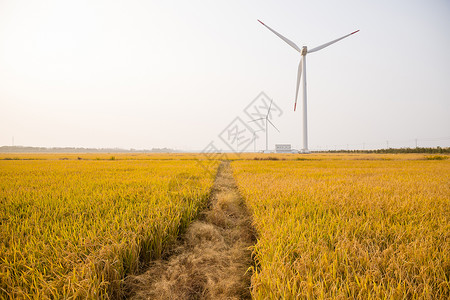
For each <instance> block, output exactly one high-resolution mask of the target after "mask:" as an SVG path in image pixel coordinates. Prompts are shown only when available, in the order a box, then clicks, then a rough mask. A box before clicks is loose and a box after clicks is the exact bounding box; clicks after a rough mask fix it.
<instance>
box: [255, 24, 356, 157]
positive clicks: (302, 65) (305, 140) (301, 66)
mask: <svg viewBox="0 0 450 300" xmlns="http://www.w3.org/2000/svg"><path fill="white" fill-rule="evenodd" d="M258 22H259V23H261V24H263V25H264V26H265V27H266V28H267V29H269V30H270V31H272V32H273V33H275V34H276V35H277V36H278V37H279V38H281V39H282V40H283V41H285V42H286V43H288V44H289V46H291V47H292V48H294V49H295V50H297V51H298V52H300V54H301V58H300V64H299V65H298V73H297V89H296V91H295V103H294V111H295V109H296V107H297V97H298V89H299V86H300V79H301V78H302V72H303V106H302V110H303V149H302V152H303V153H309V150H308V127H307V126H308V125H307V124H308V122H307V107H306V54H307V53H313V52H316V51H319V50H321V49H323V48H325V47H328V46H330V45H332V44H334V43H336V42H338V41H340V40H342V39H344V38H346V37H348V36H351V35H352V34H355V33H357V32H358V31H359V30H356V31H353V32H352V33H350V34H347V35H344V36H343V37H340V38H338V39H335V40H333V41H331V42H328V43H325V44H323V45H320V46H318V47H315V48H313V49H311V50H308V48H307V47H306V46H303V47H302V48H301V49H300V47H298V46H297V45H296V44H295V43H294V42H292V41H291V40H289V39H287V38H285V37H284V36H282V35H281V34H279V33H278V32H276V31H275V30H273V29H272V28H270V27H269V26H267V25H266V24H264V23H263V22H261V21H260V20H258ZM266 126H267V124H266Z"/></svg>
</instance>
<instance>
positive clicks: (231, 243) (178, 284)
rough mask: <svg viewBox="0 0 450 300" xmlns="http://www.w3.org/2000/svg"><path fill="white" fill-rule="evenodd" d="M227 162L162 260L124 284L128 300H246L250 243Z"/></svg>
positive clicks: (245, 217)
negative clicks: (200, 208) (206, 202)
mask: <svg viewBox="0 0 450 300" xmlns="http://www.w3.org/2000/svg"><path fill="white" fill-rule="evenodd" d="M254 242H255V241H254V232H253V231H252V227H251V222H250V217H249V214H248V212H247V210H246V208H245V207H244V206H243V203H242V199H241V198H240V196H239V193H238V190H237V187H236V183H235V181H234V178H233V176H232V172H231V167H230V163H229V162H227V161H226V162H222V164H221V165H220V167H219V170H218V173H217V177H216V180H215V183H214V186H213V190H212V194H211V197H210V204H209V208H208V209H207V210H206V211H204V212H202V213H201V214H200V216H199V219H198V220H196V221H194V222H193V223H192V224H191V225H190V226H189V228H188V229H187V231H186V233H185V234H184V235H183V237H182V239H181V240H180V241H179V242H178V244H177V245H176V246H175V247H174V248H173V249H172V250H171V252H170V255H169V256H168V257H167V258H166V259H163V260H158V261H154V262H152V264H151V265H150V268H149V269H148V270H147V271H146V272H145V273H143V274H142V275H139V276H130V277H128V278H127V279H126V281H125V282H126V289H127V290H128V291H130V293H129V298H131V299H250V298H251V297H250V277H251V272H250V271H248V272H247V269H248V268H249V267H250V266H251V265H252V260H251V251H250V250H249V247H250V246H252V245H253V244H254Z"/></svg>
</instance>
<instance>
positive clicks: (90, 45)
mask: <svg viewBox="0 0 450 300" xmlns="http://www.w3.org/2000/svg"><path fill="white" fill-rule="evenodd" d="M449 15H450V3H449V2H448V1H444V0H432V1H428V2H423V1H419V0H414V1H406V0H402V1H395V2H391V1H384V0H383V1H377V2H374V3H362V2H360V1H340V2H334V1H324V2H320V3H319V2H313V3H309V2H303V1H285V2H276V1H246V2H239V1H229V2H226V3H225V2H202V1H189V2H182V1H173V2H163V1H127V2H122V1H106V0H105V1H76V2H73V1H56V0H49V1H39V2H34V1H20V0H19V1H7V0H6V1H5V0H0V82H1V84H0V106H1V108H2V109H1V110H0V145H4V146H10V145H12V144H14V145H22V146H36V147H84V148H123V149H130V148H133V149H151V148H164V147H167V148H172V149H177V150H183V151H201V150H203V149H205V148H206V147H208V145H210V144H211V143H214V146H215V147H217V148H218V149H221V150H224V151H233V149H230V148H232V147H234V144H233V145H231V146H230V145H229V144H227V142H226V141H224V140H226V139H227V138H230V132H231V131H230V128H233V126H235V124H236V123H233V122H238V123H239V122H241V125H242V126H245V124H247V126H250V127H252V128H251V129H252V130H259V128H260V127H258V126H257V125H255V124H251V123H248V122H249V121H250V120H251V118H252V117H255V116H256V115H252V114H251V113H249V111H250V110H251V107H250V108H249V105H250V104H251V103H258V102H252V101H254V100H255V99H256V98H257V97H258V96H259V95H260V93H261V92H264V93H265V95H267V98H269V99H273V101H274V103H275V104H276V105H277V107H278V108H279V110H278V111H276V112H274V114H273V115H272V121H273V123H274V124H275V125H276V126H277V128H278V129H279V130H280V132H279V133H278V132H277V131H275V130H273V128H269V145H270V147H269V148H271V149H273V148H274V144H292V147H293V148H295V149H300V148H301V110H300V109H299V108H297V111H296V112H294V111H293V105H294V96H295V82H296V75H297V66H298V62H299V54H298V53H297V52H296V51H295V50H293V49H292V48H291V47H289V46H288V45H287V44H286V43H284V42H283V41H282V40H280V39H279V38H278V37H276V36H275V35H274V34H273V33H271V32H270V31H269V30H267V29H266V28H264V26H262V25H261V24H259V23H258V22H257V19H260V20H262V21H263V22H265V23H266V24H267V25H269V26H270V27H272V28H274V29H275V30H277V31H278V32H280V33H281V34H283V35H285V36H286V37H288V38H289V39H291V40H292V41H294V42H295V43H296V44H297V45H299V46H303V45H307V46H308V47H309V48H312V47H315V46H318V45H320V44H323V43H325V42H328V41H330V40H333V39H336V38H338V37H340V36H343V35H345V34H348V33H350V32H353V31H355V30H358V29H359V30H360V32H359V33H357V34H355V35H353V36H351V37H349V38H347V39H344V40H342V41H340V42H338V43H336V44H334V45H332V46H330V47H328V48H326V49H323V50H321V51H319V52H317V53H311V54H309V55H308V61H307V78H308V79H307V81H308V126H309V128H308V129H309V130H308V131H309V132H308V133H309V145H310V149H311V150H323V149H331V150H334V149H338V148H340V149H344V150H346V149H363V148H365V149H376V148H386V147H392V148H402V147H415V146H416V141H417V144H418V146H419V147H436V146H441V147H449V146H450V86H449V85H448V79H449V78H450V59H449V58H448V53H450V32H449V31H450V30H449V28H450V18H448V16H449ZM264 101H265V100H264ZM264 101H263V102H260V104H258V105H259V107H260V109H261V111H264V109H265V106H264V105H267V103H265V102H264ZM261 103H263V104H264V105H263V106H261ZM249 124H250V125H249ZM227 130H228V131H227ZM258 136H259V138H258V139H257V141H256V148H257V150H261V149H263V148H264V147H265V133H264V132H263V131H260V132H259V133H258ZM13 139H14V141H13ZM230 143H231V142H230ZM237 143H239V140H238V141H237ZM236 145H237V144H236ZM244 146H245V147H246V148H245V149H246V150H253V147H254V144H253V143H243V144H242V145H239V146H238V147H244ZM239 150H243V148H241V149H239Z"/></svg>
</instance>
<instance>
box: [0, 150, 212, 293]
mask: <svg viewBox="0 0 450 300" xmlns="http://www.w3.org/2000/svg"><path fill="white" fill-rule="evenodd" d="M2 156H3V157H0V158H2V160H0V298H31V299H46V298H52V299H62V298H79V299H85V298H107V297H117V296H120V294H121V282H122V281H121V280H122V279H123V278H124V276H125V275H127V274H130V273H133V272H136V271H137V270H138V268H139V267H140V266H141V265H142V264H145V263H146V262H148V261H150V260H151V259H154V258H158V257H159V256H160V255H161V253H162V251H163V249H164V248H165V247H167V245H169V244H170V243H171V242H173V241H174V240H175V239H176V238H177V236H178V234H179V232H180V231H181V230H183V229H184V228H185V227H186V226H187V225H188V224H189V222H190V221H191V220H192V219H193V218H194V217H195V216H196V214H197V212H198V211H199V209H201V208H202V207H203V206H204V205H205V203H206V199H207V198H208V196H209V193H210V190H211V186H212V184H213V181H214V175H215V173H216V171H217V166H218V164H219V162H218V161H215V162H210V163H209V164H204V165H203V166H200V165H199V164H198V162H197V161H196V160H192V157H187V158H186V157H181V159H177V158H179V157H177V156H172V157H171V159H167V156H166V157H164V156H163V155H160V156H156V157H155V156H152V157H146V156H142V155H141V156H139V157H137V159H133V157H132V156H126V155H116V156H114V155H100V154H95V155H94V154H89V155H81V157H80V156H79V155H70V154H69V155H53V154H47V155H37V154H30V155H22V154H18V155H15V156H14V157H11V155H2ZM189 158H190V160H189ZM88 159H89V160H88Z"/></svg>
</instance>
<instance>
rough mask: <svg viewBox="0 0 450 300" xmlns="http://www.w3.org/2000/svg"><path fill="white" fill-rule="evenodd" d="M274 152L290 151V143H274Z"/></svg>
mask: <svg viewBox="0 0 450 300" xmlns="http://www.w3.org/2000/svg"><path fill="white" fill-rule="evenodd" d="M275 152H276V153H292V149H291V144H276V145H275Z"/></svg>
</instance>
